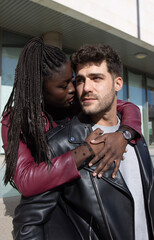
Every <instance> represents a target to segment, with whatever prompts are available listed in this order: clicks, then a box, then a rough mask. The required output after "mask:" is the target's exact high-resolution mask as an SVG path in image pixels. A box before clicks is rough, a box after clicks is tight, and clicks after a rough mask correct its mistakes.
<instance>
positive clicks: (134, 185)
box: [92, 119, 149, 240]
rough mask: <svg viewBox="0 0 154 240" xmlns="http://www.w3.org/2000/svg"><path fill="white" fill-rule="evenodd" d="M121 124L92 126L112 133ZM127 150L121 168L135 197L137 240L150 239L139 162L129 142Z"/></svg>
mask: <svg viewBox="0 0 154 240" xmlns="http://www.w3.org/2000/svg"><path fill="white" fill-rule="evenodd" d="M119 125H120V120H119V119H118V124H117V125H116V126H110V127H106V126H101V125H98V124H95V125H93V126H92V129H93V130H95V129H96V128H100V129H102V130H103V131H104V133H111V132H115V131H117V130H118V128H119ZM127 150H128V151H127V153H124V156H125V159H124V160H123V161H121V164H120V168H119V169H120V172H121V174H122V176H123V178H124V180H125V182H126V185H127V187H128V189H129V191H130V192H131V194H132V197H133V199H134V207H135V213H134V217H135V240H148V239H149V238H148V231H147V221H146V216H145V206H144V197H143V187H142V181H141V174H140V169H139V163H138V159H137V156H136V153H135V150H134V148H133V147H132V146H131V145H129V144H128V145H127ZM126 224H127V223H126Z"/></svg>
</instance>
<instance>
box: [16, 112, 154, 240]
mask: <svg viewBox="0 0 154 240" xmlns="http://www.w3.org/2000/svg"><path fill="white" fill-rule="evenodd" d="M91 131H92V129H91V125H90V124H89V122H88V119H87V118H86V117H85V116H84V115H80V116H79V118H78V117H74V118H73V119H72V121H70V122H69V123H67V124H66V125H61V126H58V127H57V128H55V129H53V131H49V132H48V133H47V137H48V140H49V145H50V147H51V151H52V154H53V156H57V154H58V155H61V154H62V153H64V152H66V151H67V150H68V149H73V148H74V147H77V146H78V145H79V144H81V143H82V142H83V141H84V140H85V138H86V137H87V135H88V134H89V132H91ZM135 151H136V154H137V157H138V161H139V165H140V170H141V176H142V182H143V190H144V198H145V209H146V215H147V222H148V230H149V239H150V240H152V239H154V228H153V226H154V173H153V167H152V163H151V159H150V156H149V152H148V148H147V145H146V143H145V141H144V139H143V138H142V139H141V140H140V141H139V142H138V143H137V144H136V145H135ZM95 167H96V166H93V167H92V168H89V167H88V166H87V165H84V166H83V167H82V168H81V170H80V174H81V178H80V179H77V180H75V181H72V182H70V183H67V184H65V185H63V186H61V187H59V188H56V189H54V190H52V191H48V192H45V193H43V194H40V195H37V196H35V197H31V198H24V197H23V198H22V199H21V204H20V205H19V206H18V208H17V209H16V212H15V218H14V221H13V223H14V234H15V235H14V236H15V237H14V239H15V240H17V239H18V240H25V239H33V240H35V239H37V240H43V239H45V240H51V239H54V240H63V239H67V240H76V239H77V240H81V239H82V240H83V239H84V240H98V239H99V240H124V239H125V240H135V236H134V235H135V233H134V210H133V209H134V203H133V199H132V196H131V194H130V192H129V189H128V188H127V186H126V184H125V182H124V180H123V178H122V176H121V173H120V171H118V174H117V175H116V178H115V179H113V178H112V177H111V174H112V170H113V166H112V167H111V169H110V170H109V171H108V172H106V173H105V174H104V175H103V177H102V178H101V179H98V178H94V177H93V176H92V172H93V171H94V169H95ZM70 171H71V170H70ZM29 216H30V217H29ZM19 230H20V231H19ZM60 231H62V235H63V237H62V235H61V234H60ZM29 234H30V236H31V238H30V237H29ZM32 236H33V237H32Z"/></svg>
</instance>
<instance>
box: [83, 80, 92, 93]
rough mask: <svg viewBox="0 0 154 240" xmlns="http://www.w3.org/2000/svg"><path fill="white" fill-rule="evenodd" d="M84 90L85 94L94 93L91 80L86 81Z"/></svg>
mask: <svg viewBox="0 0 154 240" xmlns="http://www.w3.org/2000/svg"><path fill="white" fill-rule="evenodd" d="M83 90H84V91H85V92H91V91H92V81H90V79H86V80H85V82H84V86H83Z"/></svg>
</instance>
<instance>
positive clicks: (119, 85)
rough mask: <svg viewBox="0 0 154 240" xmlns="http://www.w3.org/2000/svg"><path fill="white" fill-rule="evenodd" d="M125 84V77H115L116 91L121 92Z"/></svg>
mask: <svg viewBox="0 0 154 240" xmlns="http://www.w3.org/2000/svg"><path fill="white" fill-rule="evenodd" d="M122 86H123V79H122V78H121V77H116V78H115V79H114V88H115V91H116V92H119V91H120V90H121V89H122Z"/></svg>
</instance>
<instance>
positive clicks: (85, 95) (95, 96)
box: [80, 93, 97, 100]
mask: <svg viewBox="0 0 154 240" xmlns="http://www.w3.org/2000/svg"><path fill="white" fill-rule="evenodd" d="M84 98H95V99H97V95H96V94H93V93H83V94H82V95H81V97H80V99H81V100H83V99H84Z"/></svg>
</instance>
